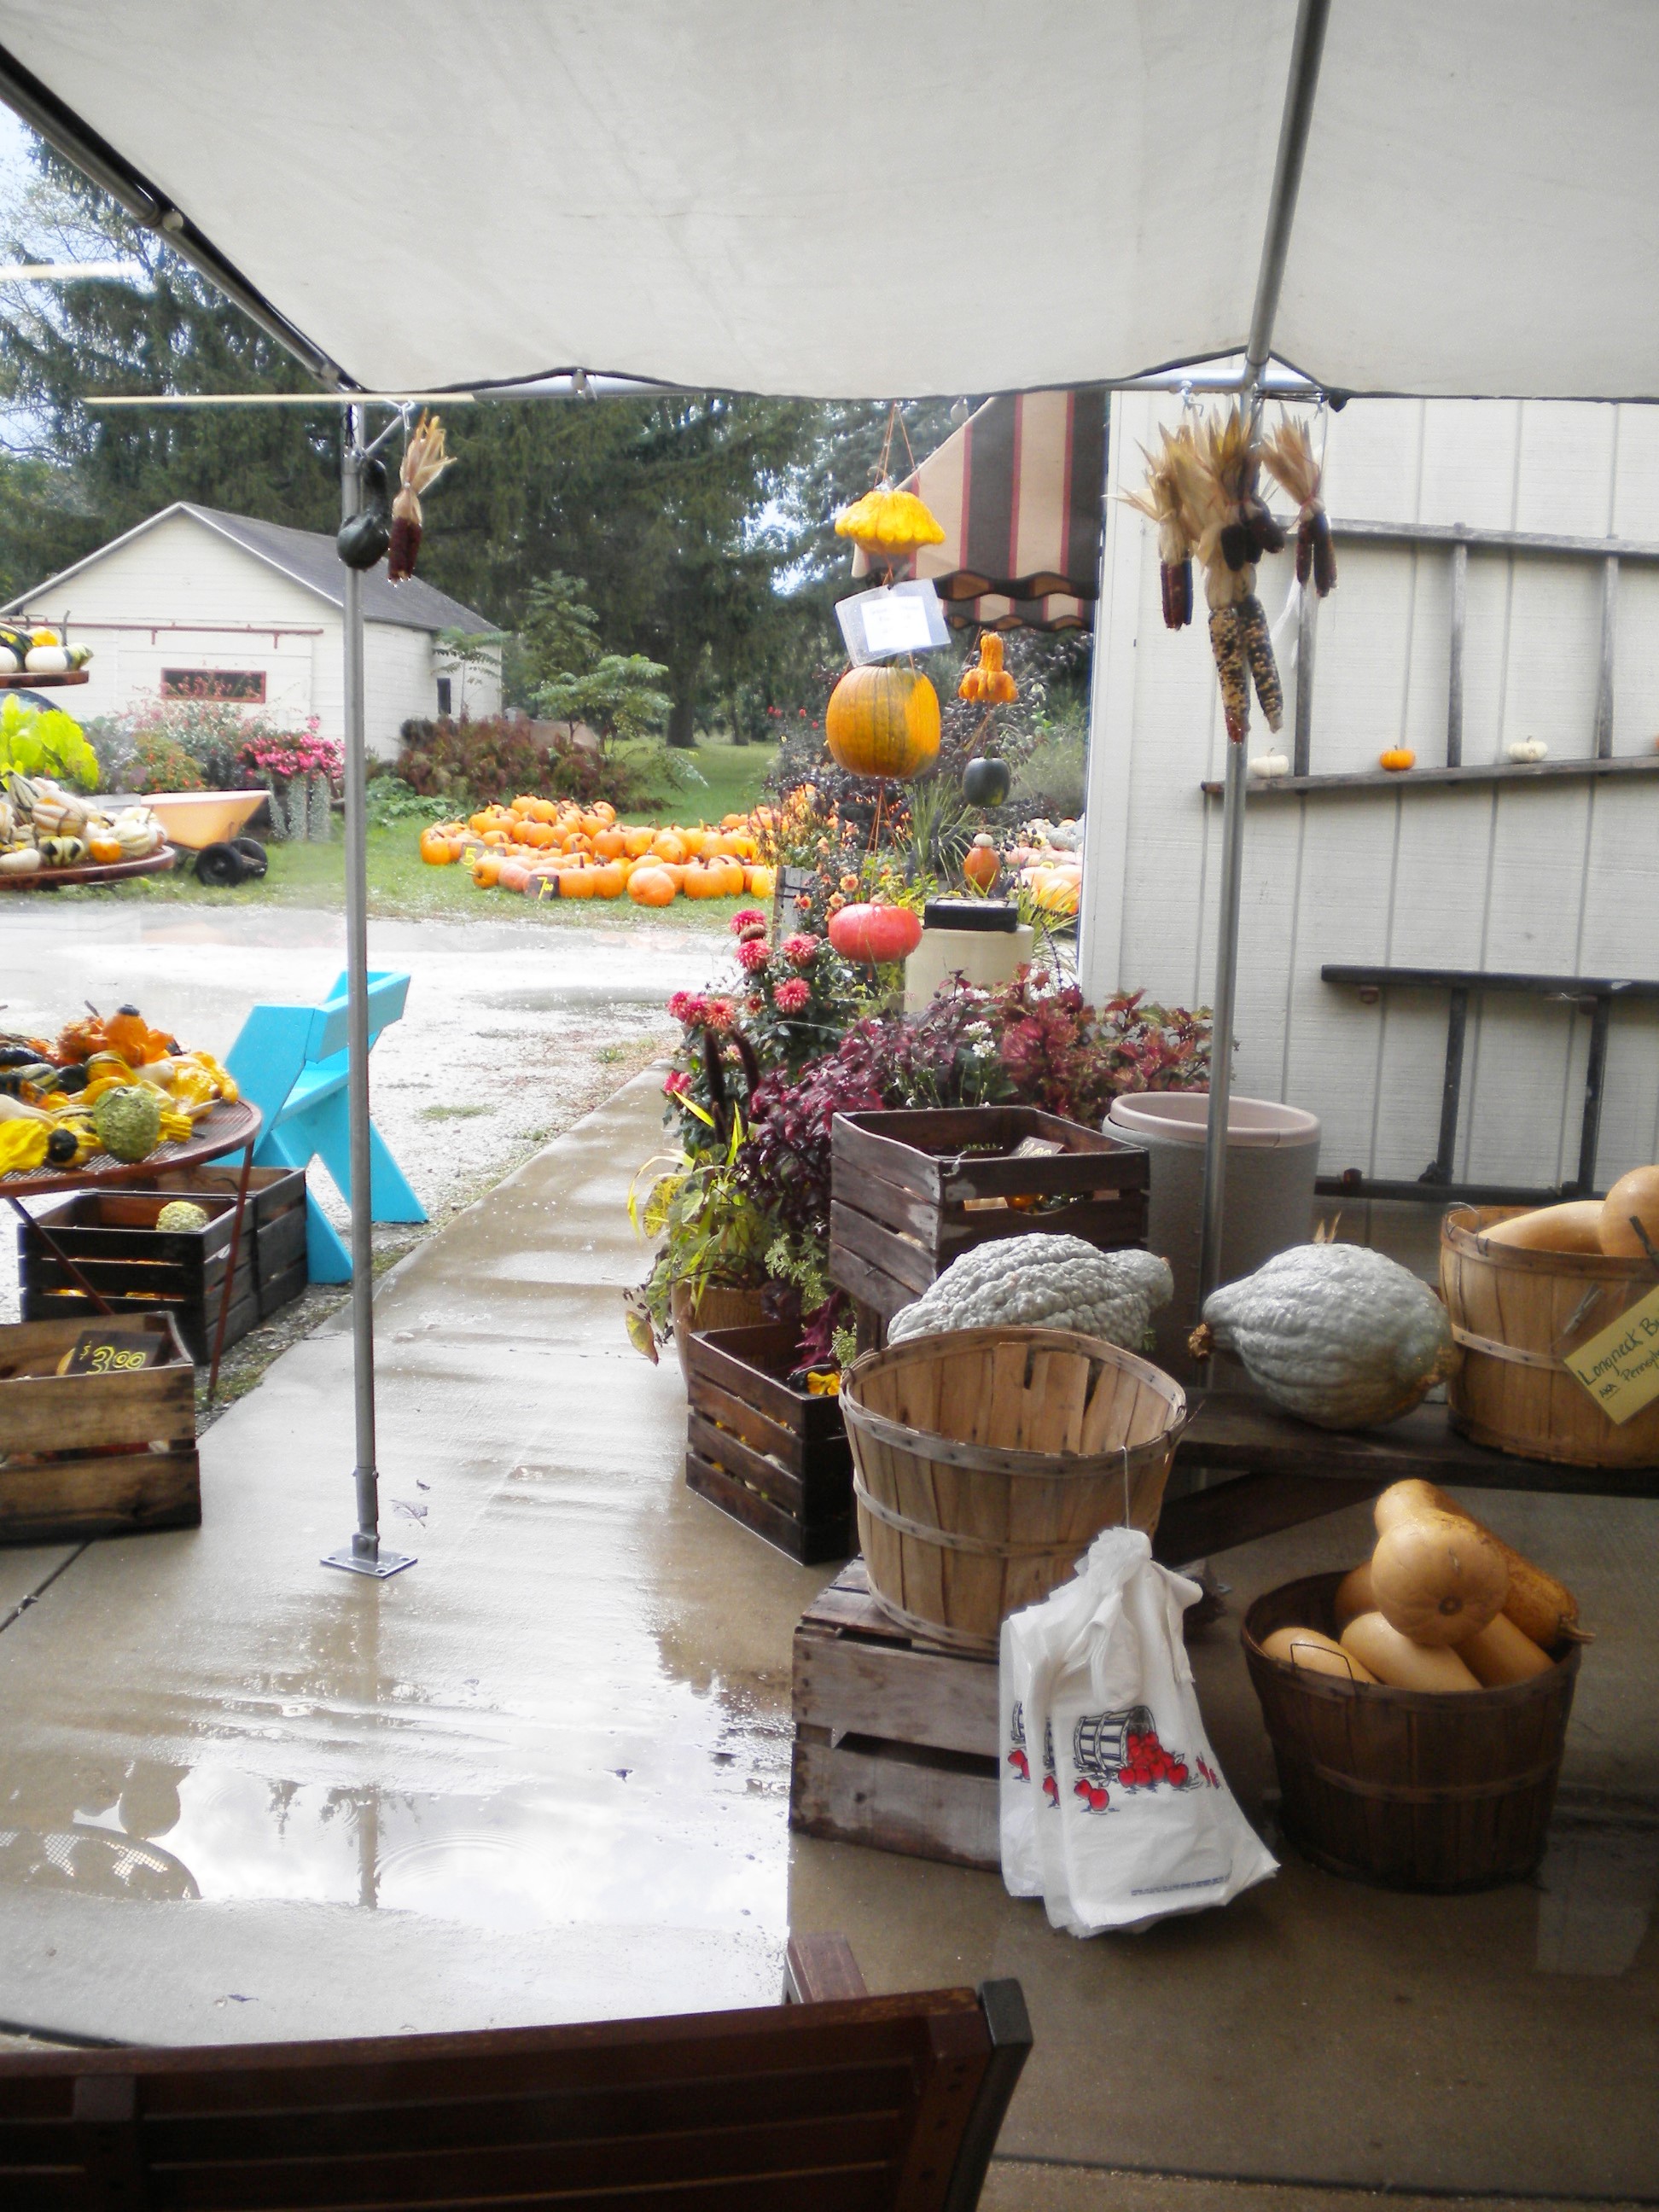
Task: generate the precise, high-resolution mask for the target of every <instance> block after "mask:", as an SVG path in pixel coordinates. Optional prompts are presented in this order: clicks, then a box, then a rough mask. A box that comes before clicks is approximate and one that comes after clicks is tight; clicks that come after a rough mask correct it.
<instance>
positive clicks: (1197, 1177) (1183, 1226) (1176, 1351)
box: [1106, 1091, 1320, 1380]
mask: <svg viewBox="0 0 1659 2212" xmlns="http://www.w3.org/2000/svg"><path fill="white" fill-rule="evenodd" d="M1209 1115H1210V1099H1209V1093H1208V1092H1207V1091H1139V1092H1137V1093H1135V1094H1133V1096H1131V1097H1124V1098H1118V1099H1115V1100H1114V1101H1113V1103H1112V1110H1111V1112H1110V1113H1109V1115H1108V1116H1107V1118H1106V1127H1108V1128H1109V1129H1110V1130H1113V1131H1115V1132H1116V1133H1117V1134H1119V1135H1120V1136H1123V1137H1127V1138H1128V1139H1131V1141H1132V1142H1133V1143H1135V1144H1137V1145H1144V1146H1146V1150H1147V1152H1149V1153H1150V1154H1151V1164H1152V1190H1151V1194H1150V1205H1149V1208H1148V1213H1147V1222H1146V1243H1147V1247H1148V1249H1150V1250H1152V1251H1153V1252H1159V1253H1162V1254H1163V1255H1164V1258H1165V1259H1166V1260H1167V1261H1169V1263H1170V1267H1171V1268H1172V1269H1173V1270H1174V1273H1175V1284H1176V1288H1175V1297H1174V1298H1173V1299H1172V1300H1171V1301H1170V1304H1168V1305H1167V1306H1166V1307H1165V1308H1164V1311H1163V1312H1162V1313H1161V1314H1159V1315H1158V1316H1157V1320H1156V1327H1157V1330H1158V1350H1157V1351H1156V1352H1155V1353H1154V1354H1153V1355H1152V1356H1153V1358H1155V1359H1156V1360H1157V1362H1158V1365H1159V1366H1160V1367H1161V1368H1163V1370H1164V1372H1165V1374H1167V1375H1173V1376H1176V1377H1177V1378H1178V1379H1182V1380H1185V1379H1187V1378H1188V1377H1190V1376H1191V1375H1192V1374H1193V1372H1194V1363H1193V1360H1192V1357H1191V1355H1190V1354H1189V1353H1188V1350H1187V1337H1188V1332H1189V1331H1190V1330H1191V1328H1192V1327H1193V1325H1194V1322H1196V1320H1197V1318H1198V1257H1199V1246H1200V1240H1201V1238H1202V1235H1203V1225H1204V1136H1205V1130H1206V1126H1207V1123H1208V1121H1209ZM1319 1133H1320V1132H1319V1117H1318V1116H1317V1115H1315V1114H1307V1113H1304V1111H1303V1109H1301V1108H1300V1107H1299V1106H1280V1105H1279V1104H1277V1103H1275V1102H1274V1101H1273V1099H1270V1098H1237V1097H1235V1098H1231V1099H1230V1100H1229V1101H1228V1106H1227V1192H1226V1207H1225V1219H1224V1224H1223V1228H1222V1235H1221V1279H1222V1281H1223V1282H1224V1283H1231V1282H1236V1281H1237V1279H1238V1278H1239V1277H1240V1276H1241V1275H1249V1274H1253V1273H1255V1270H1256V1268H1258V1267H1260V1266H1261V1263H1262V1261H1264V1260H1270V1259H1272V1257H1273V1254H1274V1253H1275V1252H1283V1251H1284V1250H1285V1249H1286V1248H1287V1247H1288V1246H1290V1245H1291V1244H1305V1243H1306V1242H1307V1240H1308V1237H1309V1234H1310V1231H1311V1229H1312V1226H1313V1205H1314V1177H1315V1176H1316V1175H1317V1173H1318V1171H1319Z"/></svg>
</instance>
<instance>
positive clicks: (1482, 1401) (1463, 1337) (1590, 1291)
mask: <svg viewBox="0 0 1659 2212" xmlns="http://www.w3.org/2000/svg"><path fill="white" fill-rule="evenodd" d="M1527 1211H1528V1209H1527V1208H1526V1207H1524V1206H1453V1208H1452V1209H1451V1211H1450V1212H1449V1213H1448V1214H1447V1215H1446V1216H1445V1218H1444V1219H1443V1221H1442V1223H1441V1225H1440V1295H1441V1297H1443V1299H1444V1300H1445V1303H1446V1311H1447V1314H1448V1315H1449V1317H1450V1320H1451V1325H1452V1334H1453V1337H1454V1338H1455V1340H1456V1343H1457V1346H1458V1348H1459V1350H1460V1351H1461V1352H1462V1361H1461V1363H1460V1364H1459V1368H1458V1371H1457V1373H1456V1374H1455V1375H1454V1376H1452V1378H1451V1380H1450V1382H1449V1383H1448V1385H1447V1389H1446V1395H1447V1398H1448V1400H1449V1404H1450V1407H1451V1420H1452V1425H1453V1427H1454V1428H1455V1429H1459V1430H1461V1431H1462V1433H1463V1434H1464V1435H1465V1436H1466V1437H1468V1438H1469V1439H1470V1441H1471V1442H1472V1443H1477V1444H1486V1445H1488V1446H1489V1447H1490V1448H1491V1449H1492V1450H1494V1451H1504V1452H1514V1453H1515V1454H1516V1455H1517V1456H1519V1457H1520V1458H1522V1459H1547V1460H1559V1461H1562V1462H1565V1464H1566V1465H1568V1466H1570V1467H1655V1466H1659V1401H1656V1402H1655V1403H1654V1404H1653V1405H1650V1406H1648V1407H1644V1409H1643V1410H1642V1412H1641V1413H1635V1414H1632V1417H1631V1419H1629V1420H1627V1421H1626V1422H1623V1423H1622V1424H1620V1423H1615V1422H1613V1421H1610V1420H1609V1419H1607V1415H1606V1414H1605V1413H1603V1412H1602V1410H1601V1407H1599V1406H1598V1405H1597V1404H1596V1402H1595V1400H1594V1399H1593V1398H1592V1397H1591V1396H1590V1395H1589V1391H1588V1390H1586V1389H1584V1387H1583V1384H1582V1383H1579V1382H1578V1381H1577V1379H1576V1378H1575V1377H1574V1376H1572V1375H1571V1374H1570V1373H1569V1372H1568V1370H1567V1369H1566V1367H1565V1365H1564V1364H1563V1355H1564V1354H1565V1353H1566V1352H1574V1351H1577V1348H1578V1346H1580V1345H1582V1344H1588V1343H1589V1340H1590V1339H1591V1338H1592V1337H1594V1336H1599V1335H1600V1334H1601V1332H1602V1330H1603V1329H1604V1328H1612V1326H1613V1322H1616V1321H1617V1320H1618V1319H1619V1317H1620V1315H1621V1314H1623V1313H1625V1312H1626V1311H1627V1310H1628V1309H1629V1308H1630V1307H1632V1306H1633V1305H1636V1304H1639V1303H1640V1301H1641V1300H1642V1299H1643V1298H1644V1297H1647V1295H1648V1294H1649V1292H1650V1291H1652V1290H1654V1289H1655V1288H1656V1287H1659V1276H1656V1275H1655V1273H1654V1271H1653V1269H1652V1267H1651V1266H1650V1264H1649V1263H1648V1261H1645V1260H1608V1259H1604V1258H1602V1256H1601V1255H1600V1254H1599V1253H1593V1252H1528V1251H1522V1250H1521V1249H1518V1248H1517V1247H1516V1246H1515V1245H1512V1244H1492V1243H1488V1242H1487V1241H1486V1236H1485V1233H1484V1232H1485V1231H1486V1230H1488V1229H1490V1228H1492V1225H1494V1223H1497V1222H1499V1221H1507V1220H1509V1219H1510V1218H1512V1217H1513V1216H1514V1215H1515V1214H1516V1213H1521V1212H1527Z"/></svg>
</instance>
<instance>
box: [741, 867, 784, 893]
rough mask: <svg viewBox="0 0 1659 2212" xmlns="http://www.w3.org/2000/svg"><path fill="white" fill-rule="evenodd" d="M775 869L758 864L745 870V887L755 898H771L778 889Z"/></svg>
mask: <svg viewBox="0 0 1659 2212" xmlns="http://www.w3.org/2000/svg"><path fill="white" fill-rule="evenodd" d="M777 882H778V878H777V872H776V871H775V869H773V868H769V867H765V866H755V867H752V868H745V869H744V872H743V887H744V890H746V891H747V892H749V894H750V896H751V897H754V898H770V897H771V896H772V894H773V892H774V891H775V890H776V889H777Z"/></svg>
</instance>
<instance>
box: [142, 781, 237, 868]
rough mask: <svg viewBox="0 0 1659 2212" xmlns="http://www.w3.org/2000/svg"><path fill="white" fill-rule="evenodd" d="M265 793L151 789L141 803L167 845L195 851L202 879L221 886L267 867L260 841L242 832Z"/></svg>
mask: <svg viewBox="0 0 1659 2212" xmlns="http://www.w3.org/2000/svg"><path fill="white" fill-rule="evenodd" d="M264 799H265V793H264V792H263V791H153V792H150V793H147V794H146V796H145V798H144V800H143V804H144V805H146V806H148V807H149V811H150V812H151V813H152V814H153V815H154V816H155V818H156V820H157V821H158V822H159V823H161V829H162V832H163V834H164V835H165V836H166V838H167V842H168V844H169V845H174V846H179V847H181V848H183V849H184V850H185V851H186V852H190V853H194V854H195V855H196V872H197V876H198V877H199V878H201V880H202V882H203V883H204V884H218V885H220V886H223V885H226V884H240V883H244V882H246V879H247V878H249V877H250V876H262V875H264V872H265V869H266V866H267V865H268V863H267V860H266V855H265V848H264V846H263V845H262V844H261V843H260V842H259V841H258V838H257V837H248V836H242V835H241V834H240V832H241V829H242V827H243V824H244V823H246V822H249V821H251V820H252V817H253V816H254V815H255V814H256V813H257V812H258V809H259V808H260V807H261V806H262V805H264Z"/></svg>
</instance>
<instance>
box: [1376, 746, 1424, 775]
mask: <svg viewBox="0 0 1659 2212" xmlns="http://www.w3.org/2000/svg"><path fill="white" fill-rule="evenodd" d="M1380 760H1381V765H1382V766H1383V768H1386V769H1389V770H1390V771H1391V772H1392V773H1393V774H1394V775H1404V774H1405V772H1406V770H1407V769H1408V768H1415V767H1416V766H1417V755H1416V754H1415V753H1414V752H1413V750H1412V749H1411V747H1410V746H1409V745H1390V746H1389V749H1388V750H1387V752H1385V753H1383V755H1381V757H1380Z"/></svg>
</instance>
